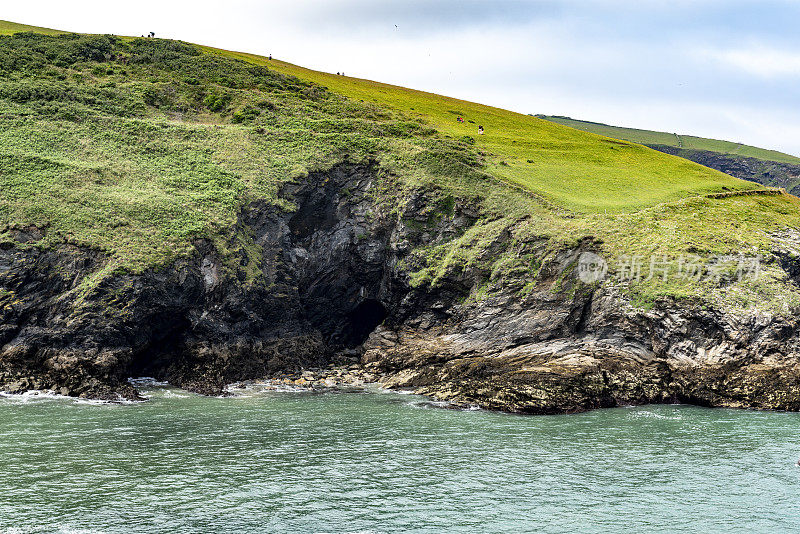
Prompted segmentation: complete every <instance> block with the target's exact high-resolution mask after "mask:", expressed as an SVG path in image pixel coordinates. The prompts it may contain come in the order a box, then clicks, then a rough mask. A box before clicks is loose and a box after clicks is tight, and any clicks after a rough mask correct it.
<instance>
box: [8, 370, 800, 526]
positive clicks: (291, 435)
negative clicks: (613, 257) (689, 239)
mask: <svg viewBox="0 0 800 534" xmlns="http://www.w3.org/2000/svg"><path fill="white" fill-rule="evenodd" d="M146 393H147V394H148V395H149V396H150V397H151V400H150V402H147V403H138V404H135V405H93V404H89V403H86V402H80V401H75V400H70V399H63V398H53V397H44V396H33V395H26V396H12V397H5V398H0V474H1V475H2V476H0V533H3V534H6V533H7V534H11V533H14V534H23V533H28V532H64V533H67V532H69V533H95V532H164V533H166V532H225V531H236V532H331V533H345V532H362V533H367V532H370V533H373V532H374V533H378V532H407V531H414V532H598V531H608V532H619V531H625V530H627V531H636V532H642V531H644V532H676V531H703V532H741V531H751V532H752V531H758V532H770V533H771V532H787V531H794V530H798V529H800V504H799V503H798V499H797V496H798V480H799V477H800V468H797V467H795V465H794V463H795V461H796V459H797V456H798V455H800V444H798V441H797V428H798V427H800V415H798V414H786V413H759V412H746V411H731V410H709V409H702V408H694V407H688V406H648V407H639V408H620V409H613V410H601V411H595V412H591V413H587V414H580V415H571V416H548V417H523V416H512V415H504V414H497V413H490V412H485V411H455V410H443V409H434V408H436V404H435V403H430V402H427V401H425V400H424V399H422V398H420V397H415V396H410V395H400V394H394V393H378V392H371V393H369V392H368V393H349V394H342V393H327V394H319V393H316V394H315V393H303V392H296V391H294V392H292V391H287V392H268V391H263V390H260V389H258V388H249V389H245V390H243V391H241V392H240V394H239V395H238V396H236V397H231V398H206V397H199V396H196V395H192V394H189V393H186V392H184V391H180V390H175V389H170V388H167V387H163V386H156V385H152V384H151V385H149V386H148V389H147V390H146Z"/></svg>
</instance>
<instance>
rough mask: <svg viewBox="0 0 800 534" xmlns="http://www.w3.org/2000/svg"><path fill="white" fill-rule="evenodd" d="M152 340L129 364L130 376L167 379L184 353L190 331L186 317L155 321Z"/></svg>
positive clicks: (164, 317)
mask: <svg viewBox="0 0 800 534" xmlns="http://www.w3.org/2000/svg"><path fill="white" fill-rule="evenodd" d="M153 324H154V327H153V330H152V339H151V340H150V341H149V342H148V343H146V344H145V345H143V346H142V347H141V348H140V349H139V350H137V351H136V352H135V353H134V355H133V358H132V359H131V361H130V363H129V364H128V372H127V374H128V376H131V377H152V378H157V379H159V380H163V379H166V375H167V371H168V369H169V367H170V366H171V365H173V364H174V362H175V360H176V358H177V357H178V355H179V354H182V353H183V346H182V345H183V336H184V333H185V332H186V331H187V330H188V329H189V327H190V325H189V321H188V320H187V319H186V318H185V317H178V318H175V317H170V316H167V315H164V316H158V317H156V318H154V319H153Z"/></svg>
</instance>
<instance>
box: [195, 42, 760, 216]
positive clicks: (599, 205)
mask: <svg viewBox="0 0 800 534" xmlns="http://www.w3.org/2000/svg"><path fill="white" fill-rule="evenodd" d="M207 50H209V51H213V52H215V53H221V54H224V55H227V56H229V57H236V58H239V59H243V60H246V61H251V62H253V63H256V64H261V65H268V66H269V67H270V68H272V69H275V70H276V71H278V72H281V73H284V74H290V75H293V76H297V77H298V78H301V79H305V80H309V81H313V82H315V83H318V84H320V85H323V86H326V87H328V88H330V90H332V91H334V92H336V93H339V94H343V95H346V96H348V97H350V98H353V99H358V100H362V101H364V102H373V103H375V104H378V105H381V106H390V107H391V108H393V109H396V110H399V111H402V112H404V113H408V114H411V115H413V116H417V117H421V118H423V119H424V120H426V121H427V122H428V123H429V124H430V125H431V126H433V127H434V128H436V129H437V130H438V131H440V132H442V133H444V134H446V135H450V136H453V137H456V138H463V137H465V136H468V137H470V138H471V139H473V140H474V141H475V146H477V147H479V148H480V149H482V150H485V151H486V152H488V153H490V154H492V155H494V157H493V158H492V159H491V160H490V162H489V165H488V167H487V170H488V172H489V173H491V174H492V175H494V176H496V177H500V178H502V179H505V180H508V181H510V182H512V183H516V184H519V185H521V186H523V187H525V188H527V189H529V190H531V191H535V192H537V193H539V194H541V195H543V196H544V197H546V198H547V199H548V200H550V201H552V202H554V203H556V204H559V205H562V206H564V207H566V208H568V209H570V210H574V211H578V212H599V211H609V212H610V211H629V210H636V209H641V208H644V207H647V206H651V205H653V204H657V203H660V202H669V201H674V200H678V199H680V198H685V197H687V196H693V195H700V194H706V193H712V192H718V191H722V190H727V189H753V188H758V187H759V186H757V185H754V184H752V183H750V182H746V181H744V180H738V179H736V178H732V177H730V176H727V175H725V174H723V173H720V172H717V171H713V170H710V169H707V168H705V167H702V166H700V165H697V164H695V163H691V162H687V161H686V160H684V159H682V158H677V157H673V156H668V155H664V154H661V153H658V152H656V151H654V150H651V149H649V148H646V147H643V146H641V145H638V144H634V143H627V142H620V141H617V140H612V139H608V138H605V137H602V136H599V135H593V134H588V135H587V134H586V133H583V132H579V131H576V130H574V129H570V128H564V127H562V126H561V125H556V124H553V123H552V122H550V121H545V120H542V119H538V118H536V117H531V116H528V115H523V114H519V113H514V112H512V111H507V110H503V109H498V108H494V107H490V106H485V105H482V104H477V103H474V102H467V101H464V100H458V99H454V98H449V97H445V96H441V95H436V94H433V93H427V92H424V91H417V90H414V89H407V88H404V87H398V86H394V85H389V84H384V83H379V82H374V81H370V80H363V79H359V78H350V77H346V76H338V75H336V74H329V73H325V72H319V71H314V70H310V69H306V68H303V67H298V66H296V65H292V64H290V63H286V62H284V61H279V60H277V59H273V60H272V61H269V60H267V59H266V58H264V57H262V56H257V55H253V54H244V53H238V52H229V51H223V50H217V49H211V48H207ZM458 116H462V117H464V119H465V120H466V121H467V122H466V123H463V124H462V123H458V122H457V121H456V118H457V117H458ZM478 125H481V126H483V127H484V128H485V129H486V134H485V135H482V136H480V135H477V127H478Z"/></svg>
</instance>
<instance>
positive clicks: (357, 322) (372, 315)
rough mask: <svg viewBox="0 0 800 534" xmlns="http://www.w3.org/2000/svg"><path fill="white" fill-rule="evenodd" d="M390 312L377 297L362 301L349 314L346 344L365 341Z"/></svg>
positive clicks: (359, 343) (351, 344) (354, 344)
mask: <svg viewBox="0 0 800 534" xmlns="http://www.w3.org/2000/svg"><path fill="white" fill-rule="evenodd" d="M387 315H389V312H388V311H387V310H386V307H385V306H384V305H383V304H381V303H380V301H378V300H375V299H366V300H363V301H361V302H360V303H359V304H358V306H356V307H355V308H353V310H352V311H351V312H350V313H349V314H348V315H347V323H348V324H347V328H346V330H345V332H344V333H345V336H346V339H345V345H348V346H351V347H355V346H358V345H361V344H362V343H364V341H366V340H367V338H368V337H369V335H370V334H371V333H372V331H373V330H375V329H376V328H377V327H378V325H380V324H381V323H382V322H383V321H384V319H386V317H387Z"/></svg>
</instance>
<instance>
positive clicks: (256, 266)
mask: <svg viewBox="0 0 800 534" xmlns="http://www.w3.org/2000/svg"><path fill="white" fill-rule="evenodd" d="M385 180H386V179H385V178H384V179H383V181H381V180H379V179H378V178H377V170H376V168H375V167H373V166H369V165H367V166H363V165H361V166H358V165H341V166H339V167H336V168H334V169H332V170H330V171H328V172H326V173H317V174H315V175H312V176H309V177H308V178H307V179H305V180H302V181H301V182H298V183H294V184H290V185H287V186H286V187H285V188H284V190H283V191H282V193H281V194H282V195H283V196H284V197H285V198H286V199H287V200H290V201H292V202H293V203H294V204H295V205H296V206H297V209H296V210H295V211H293V212H286V211H282V210H280V209H278V208H276V207H275V206H273V205H269V204H267V203H263V202H256V203H253V204H251V205H249V206H247V207H246V208H245V209H244V210H243V211H242V213H241V214H240V217H239V221H238V223H237V225H236V227H235V228H233V229H231V235H230V240H229V243H228V244H227V246H226V247H225V248H226V249H227V250H226V252H225V254H223V252H222V251H221V250H220V247H219V246H218V245H214V244H212V243H211V242H209V241H204V240H198V241H197V242H196V243H195V244H194V253H193V254H192V255H191V256H190V257H188V258H184V259H181V260H179V261H177V262H175V263H174V264H173V265H171V266H170V267H168V268H164V269H161V270H152V271H148V272H145V273H143V274H141V275H136V276H134V275H120V276H116V277H110V278H105V279H104V281H103V282H102V283H100V284H99V285H97V286H94V287H88V289H87V285H86V280H87V277H91V275H92V274H94V273H97V272H99V271H100V270H101V269H102V268H103V267H104V266H105V263H106V261H107V258H106V257H105V256H103V255H102V254H100V253H98V252H95V251H91V250H87V249H82V248H78V247H74V246H71V245H66V244H65V245H63V246H61V247H60V248H57V249H54V250H39V249H38V248H36V247H35V246H34V247H31V246H24V245H26V244H28V245H30V244H31V243H34V244H35V242H36V241H37V240H38V239H41V235H42V234H43V232H46V229H35V228H30V229H19V231H18V235H19V238H18V242H19V243H20V245H19V246H12V247H8V248H6V249H4V250H0V291H2V293H0V389H3V390H10V391H13V392H21V391H25V390H29V389H52V390H55V391H58V392H60V393H63V394H68V395H76V396H78V395H79V396H89V397H99V398H111V399H113V398H117V397H119V396H122V397H126V398H136V397H137V392H136V390H135V389H134V388H133V387H132V386H131V385H129V384H128V383H127V380H126V379H127V377H129V376H153V377H155V378H158V379H162V380H168V381H170V382H171V383H173V384H175V385H178V386H181V387H185V388H187V389H191V390H193V391H198V392H201V393H206V394H218V393H219V392H221V391H222V390H223V388H224V387H225V385H226V384H228V383H231V382H236V381H241V380H247V379H254V378H263V377H269V376H274V375H277V374H280V373H286V372H298V371H301V370H302V369H303V368H306V367H317V366H322V365H327V364H328V363H330V362H331V361H332V359H334V357H335V356H338V357H341V356H342V355H345V356H346V357H348V358H350V359H352V358H356V359H357V358H359V357H360V358H361V362H362V364H363V366H364V368H365V372H366V373H368V374H369V376H381V377H382V382H383V383H384V384H385V385H387V386H390V387H403V388H414V389H416V390H418V391H419V392H421V393H424V394H428V395H431V396H433V397H436V398H438V399H442V400H450V401H455V402H463V403H470V404H478V405H480V406H484V407H487V408H492V409H498V410H505V411H513V412H524V413H561V412H576V411H582V410H588V409H593V408H598V407H607V406H617V405H621V404H641V403H650V402H689V403H695V404H702V405H708V406H732V407H754V408H770V409H786V410H798V409H800V380H799V377H800V365H798V363H800V360H798V358H797V355H798V340H799V339H800V336H798V324H797V322H796V321H794V320H791V321H788V320H778V319H775V318H773V317H768V316H760V317H749V318H747V319H744V318H741V317H735V316H728V315H725V314H722V313H719V312H715V311H713V310H711V311H709V310H703V309H699V308H698V309H695V308H691V307H687V306H685V305H682V306H681V305H677V304H675V303H670V302H661V303H659V304H657V305H656V306H655V307H654V308H653V309H652V310H650V311H646V312H645V311H641V310H636V309H633V308H630V307H627V306H625V305H624V302H623V301H622V300H621V299H620V298H619V297H618V296H617V295H615V294H614V293H613V291H612V290H611V289H608V288H605V287H603V286H600V287H597V288H595V287H590V286H586V285H583V284H581V283H580V282H578V281H577V280H573V279H572V278H571V277H565V276H564V273H565V272H566V271H567V270H568V268H569V265H572V264H574V262H575V261H576V259H577V258H578V256H579V255H580V254H581V253H582V252H583V251H588V250H593V247H595V246H596V245H595V244H594V243H592V242H591V241H586V242H584V243H581V244H578V245H577V246H575V247H573V248H570V249H567V250H561V251H559V252H557V253H555V254H553V253H552V251H550V253H548V254H547V255H546V257H545V256H544V255H543V256H542V258H541V259H542V268H541V269H540V274H539V277H538V279H537V283H536V285H535V287H534V288H533V290H531V291H527V292H525V293H524V295H525V296H521V295H523V292H521V291H520V289H521V288H522V287H523V286H525V285H526V284H527V283H528V282H529V281H528V280H515V279H513V278H509V279H508V280H506V281H505V282H504V285H503V287H502V288H501V289H500V291H499V292H497V293H495V294H493V295H492V296H490V297H487V298H484V299H482V300H479V301H475V300H470V299H467V298H466V297H467V296H468V295H469V294H471V293H472V292H473V290H474V289H475V287H477V285H478V284H480V283H481V281H482V279H483V277H485V273H480V272H469V271H467V272H459V273H458V274H450V275H448V276H446V277H445V279H444V280H441V281H440V282H439V283H438V284H437V285H436V286H435V288H430V287H429V286H418V287H412V284H411V283H410V274H411V272H412V271H413V269H414V266H413V265H412V263H413V262H411V261H409V252H410V251H412V250H414V249H415V248H417V247H420V246H425V245H431V244H436V243H444V242H448V241H449V240H452V239H454V238H456V237H458V236H459V235H461V234H463V232H464V231H465V230H466V229H468V228H469V227H470V226H472V225H473V224H475V223H476V220H477V219H478V214H477V213H474V212H473V211H472V210H471V209H470V207H469V206H468V205H460V204H458V203H456V205H455V206H454V207H453V209H452V211H451V213H449V214H448V216H447V217H438V218H436V217H431V206H432V204H434V202H433V200H432V199H431V197H430V194H431V192H429V191H425V190H423V189H421V190H419V191H414V192H411V193H406V197H405V198H403V199H397V202H396V203H395V205H394V206H393V207H392V209H386V205H385V202H386V196H387V194H386V188H389V189H390V188H391V184H387V183H386V181H385ZM379 187H383V188H384V190H382V192H381V194H377V192H376V191H377V188H379ZM379 199H381V200H379ZM400 200H402V202H401V201H400ZM379 202H384V204H383V205H379ZM242 241H246V242H248V243H251V244H252V246H241V247H239V246H236V244H237V243H241V242H242ZM527 246H529V247H530V250H531V252H532V253H536V251H537V250H538V248H537V247H539V248H542V250H544V246H545V244H543V243H529V244H527ZM487 253H491V247H489V251H488V252H487ZM776 254H777V253H776ZM785 269H786V270H787V272H788V273H790V274H791V273H793V272H794V273H796V272H800V269H798V268H797V266H796V265H795V264H794V263H793V261H790V260H786V261H785Z"/></svg>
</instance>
